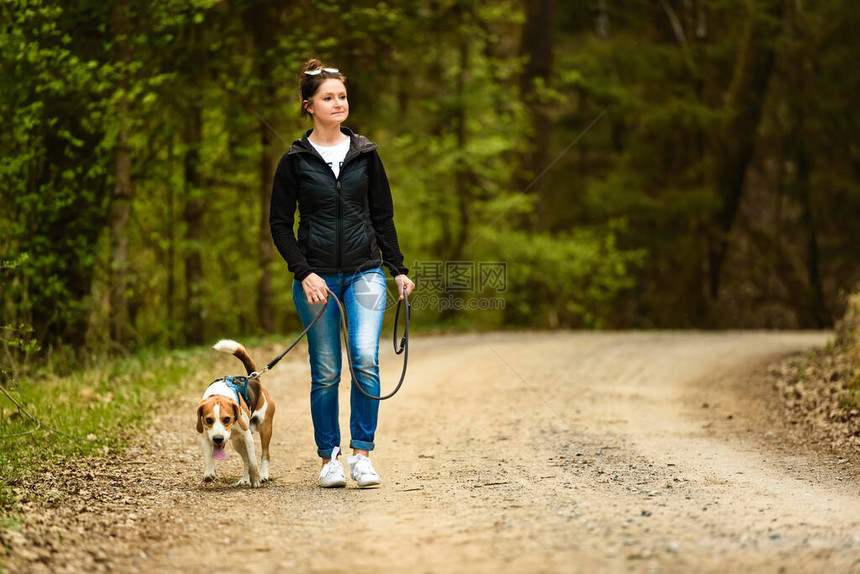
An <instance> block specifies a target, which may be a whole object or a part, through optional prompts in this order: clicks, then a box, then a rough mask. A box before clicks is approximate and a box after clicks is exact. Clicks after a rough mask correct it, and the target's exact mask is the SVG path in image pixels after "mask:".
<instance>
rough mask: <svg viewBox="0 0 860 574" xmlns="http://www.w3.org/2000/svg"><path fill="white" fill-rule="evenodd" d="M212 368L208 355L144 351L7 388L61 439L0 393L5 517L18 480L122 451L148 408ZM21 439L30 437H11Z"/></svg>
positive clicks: (0, 502)
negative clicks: (67, 463) (79, 459)
mask: <svg viewBox="0 0 860 574" xmlns="http://www.w3.org/2000/svg"><path fill="white" fill-rule="evenodd" d="M211 362H212V351H211V350H209V349H208V348H197V349H190V350H178V351H144V352H141V353H138V354H136V355H134V356H130V357H125V358H121V359H115V360H107V361H105V362H103V363H101V364H99V366H97V367H95V368H90V369H87V370H84V371H80V372H75V373H72V374H71V375H69V376H63V377H60V376H55V375H50V374H42V375H33V376H30V377H28V378H26V379H21V380H19V381H17V382H16V383H15V384H14V385H13V386H12V387H11V388H9V387H7V390H8V391H9V392H10V393H11V394H12V396H13V397H15V399H16V400H17V401H18V402H19V403H20V404H21V405H22V406H23V407H24V409H25V410H26V411H27V412H28V413H30V414H31V415H33V417H35V418H37V419H39V420H40V421H41V422H42V423H43V425H48V426H50V427H53V428H54V429H56V430H57V431H60V433H64V434H60V433H57V432H52V431H50V430H48V429H47V428H45V426H42V427H41V428H37V427H38V424H37V423H35V422H34V421H33V420H32V419H30V418H29V417H28V416H26V414H24V413H23V412H22V411H21V410H20V409H19V408H18V407H17V406H15V405H14V404H13V403H12V402H11V401H10V400H9V399H8V397H6V396H5V395H2V394H0V510H3V511H4V512H3V514H6V515H7V516H8V512H10V511H14V506H15V504H16V503H17V501H16V498H15V496H14V492H13V488H12V487H13V486H14V485H15V484H17V483H19V482H20V481H21V479H22V478H32V477H34V476H35V475H37V474H38V473H39V472H42V471H43V470H44V469H46V468H47V467H49V466H50V465H53V464H57V463H61V462H62V461H63V460H66V459H68V458H69V457H85V456H91V455H110V454H113V453H117V452H120V451H121V450H122V449H123V448H124V447H125V446H126V445H127V444H128V439H129V437H130V436H131V433H132V432H133V431H134V429H135V428H136V425H139V424H140V423H142V422H144V421H146V420H148V419H149V418H150V416H151V412H152V409H153V405H155V404H157V403H158V402H159V401H162V400H165V399H168V398H170V397H171V396H174V395H176V394H178V393H181V392H183V391H187V390H189V389H190V388H192V386H194V385H199V383H200V382H201V381H199V380H198V379H199V376H196V373H197V372H198V370H199V369H201V368H206V369H209V368H211ZM207 382H208V381H207ZM19 433H29V434H23V435H21V436H9V435H16V434H19ZM64 435H71V436H73V437H75V438H70V437H69V436H64Z"/></svg>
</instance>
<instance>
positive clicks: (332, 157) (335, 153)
mask: <svg viewBox="0 0 860 574" xmlns="http://www.w3.org/2000/svg"><path fill="white" fill-rule="evenodd" d="M308 141H310V140H308ZM311 145H312V146H314V149H315V150H317V153H319V154H320V155H321V156H322V158H323V159H324V160H325V162H326V163H327V164H328V165H329V167H330V168H331V170H332V171H333V172H334V176H335V177H337V176H338V175H339V174H340V166H342V165H343V160H344V158H345V157H346V152H348V151H349V138H346V139H345V140H343V141H342V142H340V143H339V144H337V145H333V146H329V147H325V146H321V145H317V144H315V143H314V142H311Z"/></svg>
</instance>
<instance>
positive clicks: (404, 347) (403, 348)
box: [248, 287, 410, 401]
mask: <svg viewBox="0 0 860 574" xmlns="http://www.w3.org/2000/svg"><path fill="white" fill-rule="evenodd" d="M326 291H327V292H328V294H329V295H330V296H331V298H332V299H334V301H335V303H336V304H337V308H338V311H339V312H340V324H341V327H342V331H343V332H342V333H341V336H342V337H343V344H344V346H345V347H346V357H347V361H348V364H349V374H350V375H351V376H352V382H353V384H354V385H357V386H358V390H359V391H361V394H363V395H364V396H365V397H367V398H369V399H373V400H375V401H384V400H385V399H390V398H391V397H393V396H394V395H396V394H397V391H399V390H400V387H402V386H403V381H404V379H406V363H407V362H408V360H409V313H410V311H409V309H410V307H409V296H408V295H407V294H406V291H404V292H403V299H398V300H397V311H396V312H395V314H394V338H393V340H392V343H393V345H394V353H395V354H397V355H400V354H402V355H403V371H402V372H401V373H400V380H399V381H398V382H397V386H396V387H394V390H393V391H391V392H390V393H388V394H387V395H385V396H378V397H376V396H373V395H371V394H370V393H368V392H367V391H365V390H364V389H363V388H362V386H361V383H360V382H358V377H356V376H355V370H354V369H353V367H352V352H351V351H350V350H349V324H348V323H347V320H346V310H345V309H344V307H343V303H342V302H341V301H340V299H338V298H337V295H335V294H334V293H332V292H331V289H329V288H328V287H326ZM330 302H331V299H327V300H326V302H325V303H323V306H322V309H320V312H319V313H318V314H317V316H316V317H314V320H313V321H311V323H310V325H308V326H307V327H305V330H304V331H302V332H301V333H300V334H299V336H298V337H296V339H295V341H293V342H292V344H291V345H290V346H289V347H287V348H286V350H285V351H284V352H283V353H281V354H280V355H278V356H277V357H275V358H274V359H272V360H271V361H270V362H269V364H268V365H266V366H265V367H264V368H263V370H262V371H258V372H253V373H251V374H250V375H248V380H251V379H256V378H258V377H259V376H260V375H262V374H263V373H265V372H266V371H269V370H271V369H272V367H274V366H275V365H277V364H278V361H280V360H281V359H283V358H284V357H285V356H286V355H287V353H289V352H290V351H292V350H293V347H295V346H296V345H297V344H298V343H299V341H301V340H302V337H304V336H305V335H307V333H308V331H310V330H311V327H313V326H314V325H316V323H317V321H319V320H320V318H321V317H322V316H323V313H325V311H326V309H328V304H329V303H330ZM401 303H406V311H405V312H404V314H403V318H404V321H403V338H401V339H400V348H399V349H398V347H397V325H398V323H400V304H401Z"/></svg>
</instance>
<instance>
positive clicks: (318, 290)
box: [302, 273, 328, 305]
mask: <svg viewBox="0 0 860 574" xmlns="http://www.w3.org/2000/svg"><path fill="white" fill-rule="evenodd" d="M327 288H328V286H327V285H326V282H325V279H323V278H322V277H320V276H319V275H317V274H316V273H311V274H310V275H308V276H307V277H305V278H304V279H302V289H304V290H305V296H306V297H307V298H308V303H310V304H311V305H314V304H316V303H325V302H326V300H327V299H328V291H326V289H327Z"/></svg>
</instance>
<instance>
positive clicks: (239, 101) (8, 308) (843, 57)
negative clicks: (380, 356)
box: [0, 0, 860, 376]
mask: <svg viewBox="0 0 860 574" xmlns="http://www.w3.org/2000/svg"><path fill="white" fill-rule="evenodd" d="M858 29H860V4H858V3H856V2H851V1H849V0H829V1H825V0H626V1H622V0H588V1H579V2H563V1H561V0H422V1H415V0H406V1H402V2H376V1H373V2H371V1H362V0H359V1H351V2H334V1H326V2H322V1H316V0H307V1H303V2H284V1H281V2H275V1H251V0H247V1H242V0H235V1H229V2H227V1H216V0H186V1H181V2H180V1H177V0H160V1H158V2H149V1H139V0H127V1H111V2H103V1H96V0H75V1H74V2H71V1H60V2H50V1H47V0H0V117H2V120H3V123H2V129H0V156H2V157H0V193H2V195H1V196H0V327H2V330H0V333H2V334H0V337H2V339H0V343H2V344H0V353H2V354H3V361H2V363H3V364H4V365H7V367H6V368H4V370H3V374H4V375H5V376H11V375H12V371H13V370H14V369H13V368H12V367H9V366H21V365H26V363H27V362H30V361H35V362H37V363H39V362H42V363H44V362H48V363H50V364H54V365H60V366H62V367H63V368H74V367H75V366H77V365H80V364H82V363H86V360H87V359H88V358H89V357H94V356H98V355H99V354H103V353H105V352H107V353H122V352H124V351H127V350H136V349H142V348H173V347H184V346H189V345H196V344H201V343H205V342H210V341H214V340H215V339H217V338H220V337H222V336H229V337H232V338H242V337H243V336H256V335H266V334H274V333H289V332H292V331H294V330H297V329H298V328H299V326H300V322H299V319H298V317H297V316H296V314H295V310H294V307H293V304H292V301H291V300H290V297H291V296H290V284H291V281H292V277H291V275H290V274H289V273H288V271H287V269H286V265H285V263H284V262H283V261H282V259H281V258H280V256H278V254H277V252H276V251H275V250H274V248H273V245H272V242H271V237H270V234H269V226H268V205H269V200H270V194H271V184H272V176H273V172H274V168H275V166H276V164H277V162H278V159H279V158H280V157H281V155H282V154H283V153H284V152H285V151H286V149H287V148H288V146H289V144H290V142H292V141H293V140H294V139H296V138H297V137H299V136H300V135H301V134H302V133H303V131H304V130H306V129H308V128H309V124H308V123H307V122H306V121H304V120H302V119H301V118H300V117H299V98H298V89H297V85H298V69H299V66H300V65H301V63H302V62H303V61H304V60H306V59H307V58H308V57H311V56H318V57H320V58H321V59H322V60H323V61H324V62H326V63H327V64H328V65H331V66H335V67H338V68H340V69H341V70H342V71H343V72H344V73H345V74H346V75H347V76H348V78H349V99H350V106H351V112H350V118H349V120H348V122H347V124H348V125H349V126H350V127H351V128H353V129H355V130H356V131H358V132H360V133H363V134H366V135H368V136H369V137H370V138H371V139H372V140H374V141H376V142H377V143H378V144H379V146H380V148H379V149H380V155H381V157H382V159H383V162H384V163H385V166H386V169H387V171H388V176H389V179H390V181H391V185H392V190H393V195H394V202H395V222H396V225H397V230H398V234H399V237H400V243H401V247H402V250H403V252H404V253H405V255H406V262H405V263H406V265H407V266H409V267H411V268H412V272H410V275H411V276H412V278H413V279H415V280H416V282H417V284H418V286H417V290H416V292H415V295H414V296H413V298H414V299H415V300H416V302H417V303H420V305H417V306H416V310H415V313H414V323H415V324H416V325H418V324H420V325H422V326H423V327H425V328H433V327H439V328H453V329H458V328H481V329H484V328H487V329H490V328H493V329H495V328H508V327H515V328H522V327H532V328H583V327H585V328H822V327H829V326H830V325H831V324H832V321H833V319H834V317H837V316H839V315H840V314H841V312H842V308H843V305H844V299H845V295H846V293H848V292H849V291H850V290H851V289H852V288H854V287H855V286H856V284H857V283H858V280H860V271H858V267H857V262H858V260H860V225H858V224H857V223H856V219H857V217H858V216H860V112H858V109H857V107H856V104H857V103H858V101H860V100H858V96H860V67H858V66H857V65H856V63H857V62H858V61H860V48H858V46H860V44H858V43H857V42H856V41H853V38H854V36H855V35H856V30H858ZM500 265H501V266H500ZM500 268H501V269H502V271H503V272H502V275H501V276H499V275H498V271H499V269H500ZM483 271H487V272H488V274H486V275H484V274H482V273H483ZM419 296H423V299H418V297H419ZM446 298H447V299H446ZM451 298H455V299H456V301H460V302H464V303H469V302H470V301H472V302H477V303H481V301H484V302H487V301H489V302H493V301H495V302H498V301H502V302H503V304H502V305H498V304H493V305H487V306H486V308H482V307H481V306H480V305H478V306H477V307H474V308H473V309H476V310H468V309H465V308H464V309H460V310H458V309H456V308H454V307H456V305H451V304H450V302H451V301H452V299H451ZM443 300H447V301H449V303H448V304H447V305H445V306H442V305H441V303H440V302H441V301H443ZM389 320H390V317H389Z"/></svg>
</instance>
